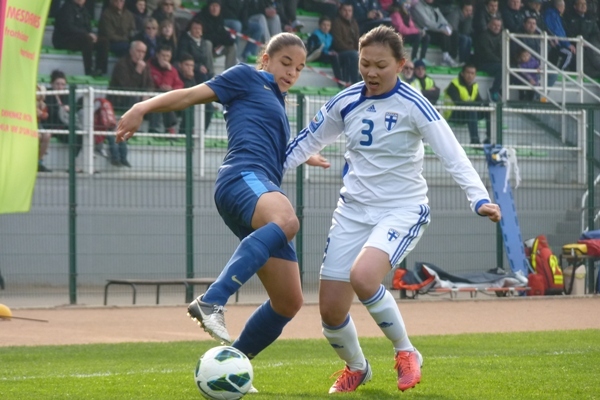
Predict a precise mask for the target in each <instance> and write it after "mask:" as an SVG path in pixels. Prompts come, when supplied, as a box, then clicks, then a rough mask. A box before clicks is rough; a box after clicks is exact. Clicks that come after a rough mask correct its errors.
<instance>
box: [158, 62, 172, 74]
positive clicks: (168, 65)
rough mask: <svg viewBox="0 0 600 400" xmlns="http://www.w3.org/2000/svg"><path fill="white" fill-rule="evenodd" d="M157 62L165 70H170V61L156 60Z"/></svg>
mask: <svg viewBox="0 0 600 400" xmlns="http://www.w3.org/2000/svg"><path fill="white" fill-rule="evenodd" d="M158 64H159V65H160V66H161V67H163V68H164V69H166V70H169V71H170V70H171V63H170V62H168V61H163V60H158Z"/></svg>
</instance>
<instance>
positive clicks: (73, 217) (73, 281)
mask: <svg viewBox="0 0 600 400" xmlns="http://www.w3.org/2000/svg"><path fill="white" fill-rule="evenodd" d="M76 89H77V86H76V85H69V110H70V111H69V304H77V186H76V179H75V140H76V136H75V117H76V115H77V114H76V110H77V107H76V104H75V90H76Z"/></svg>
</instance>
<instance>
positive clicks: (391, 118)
mask: <svg viewBox="0 0 600 400" xmlns="http://www.w3.org/2000/svg"><path fill="white" fill-rule="evenodd" d="M396 122H398V113H394V112H386V113H385V129H387V130H388V131H391V130H392V128H393V127H394V125H396Z"/></svg>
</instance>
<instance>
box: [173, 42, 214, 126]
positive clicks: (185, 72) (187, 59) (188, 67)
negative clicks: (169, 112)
mask: <svg viewBox="0 0 600 400" xmlns="http://www.w3.org/2000/svg"><path fill="white" fill-rule="evenodd" d="M194 69H195V68H194V57H193V56H192V55H191V54H187V53H184V54H182V55H181V58H180V59H179V78H180V79H181V81H182V82H183V87H184V88H190V87H192V86H196V85H199V84H201V83H202V82H198V81H197V80H196V77H195V74H194ZM214 112H215V106H214V105H213V103H206V104H204V130H207V129H208V127H209V125H210V121H211V120H212V116H213V114H214ZM186 123H187V122H186V119H185V115H184V116H183V119H182V121H181V124H179V133H181V134H186V132H187V125H186ZM192 125H193V124H192Z"/></svg>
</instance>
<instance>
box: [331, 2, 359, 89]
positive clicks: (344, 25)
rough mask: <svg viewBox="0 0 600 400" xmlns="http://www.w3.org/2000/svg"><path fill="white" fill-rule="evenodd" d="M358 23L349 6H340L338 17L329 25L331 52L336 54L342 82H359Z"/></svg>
mask: <svg viewBox="0 0 600 400" xmlns="http://www.w3.org/2000/svg"><path fill="white" fill-rule="evenodd" d="M359 32H360V31H359V28H358V23H357V22H356V19H354V17H353V8H352V5H350V4H342V5H341V6H340V11H339V15H338V16H337V18H336V19H334V20H333V22H332V23H331V35H332V36H333V46H332V47H333V50H335V51H336V52H337V53H338V57H339V60H340V66H341V68H342V77H343V79H342V80H343V81H345V82H348V83H356V82H358V81H359V80H360V78H359V74H358V38H359V36H360V34H359Z"/></svg>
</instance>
